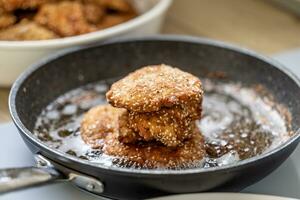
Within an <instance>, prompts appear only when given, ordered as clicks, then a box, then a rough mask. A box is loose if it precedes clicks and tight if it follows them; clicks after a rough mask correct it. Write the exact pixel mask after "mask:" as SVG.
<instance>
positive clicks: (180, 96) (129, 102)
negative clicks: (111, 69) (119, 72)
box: [106, 64, 203, 112]
mask: <svg viewBox="0 0 300 200" xmlns="http://www.w3.org/2000/svg"><path fill="white" fill-rule="evenodd" d="M202 95H203V90H202V85H201V82H200V80H199V79H198V78H197V77H195V76H193V75H192V74H189V73H187V72H183V71H181V70H179V69H177V68H173V67H170V66H167V65H164V64H162V65H154V66H147V67H143V68H141V69H138V70H136V71H135V72H133V73H131V74H129V75H128V76H126V77H125V78H123V79H121V80H119V81H117V82H116V83H114V84H113V85H112V87H111V89H110V90H109V91H108V92H107V93H106V97H107V100H108V102H109V103H110V104H111V105H113V106H115V107H119V108H126V109H127V110H129V111H134V112H154V111H158V110H160V109H161V108H164V107H169V108H170V107H173V106H175V105H187V104H189V102H198V103H199V104H200V103H201V102H202Z"/></svg>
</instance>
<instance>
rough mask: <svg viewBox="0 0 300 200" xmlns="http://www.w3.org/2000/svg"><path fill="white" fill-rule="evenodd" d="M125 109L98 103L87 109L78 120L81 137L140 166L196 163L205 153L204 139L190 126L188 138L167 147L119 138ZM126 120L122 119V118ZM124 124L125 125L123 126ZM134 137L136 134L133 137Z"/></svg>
mask: <svg viewBox="0 0 300 200" xmlns="http://www.w3.org/2000/svg"><path fill="white" fill-rule="evenodd" d="M124 112H126V110H125V109H119V108H114V107H112V106H110V105H100V106H96V107H94V108H92V109H90V110H89V111H88V112H87V113H86V114H85V115H84V118H83V120H82V123H81V129H80V131H81V137H82V139H83V140H84V142H85V143H87V144H89V145H91V147H92V148H100V149H102V150H103V151H104V153H106V154H107V155H111V156H114V157H116V158H117V159H119V160H120V161H122V163H125V164H126V165H127V164H128V165H133V166H137V167H144V168H180V167H191V166H193V165H196V164H199V163H200V162H201V161H202V159H203V158H204V156H205V154H206V152H205V148H204V138H203V136H202V135H201V134H200V132H199V130H198V128H197V127H196V126H195V125H194V126H192V127H193V130H192V132H191V134H190V138H189V139H186V140H185V141H184V142H183V143H182V145H180V146H177V147H173V148H170V147H168V146H165V145H163V144H162V143H161V142H156V141H148V142H146V141H143V140H138V141H136V142H135V143H130V144H128V143H124V142H122V141H120V140H119V137H120V136H119V134H120V131H121V130H123V129H122V127H123V125H122V124H121V125H120V123H119V122H118V120H119V119H120V116H122V114H124ZM124 122H126V121H124ZM125 127H126V126H125ZM135 138H136V137H135Z"/></svg>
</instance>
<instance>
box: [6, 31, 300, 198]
mask: <svg viewBox="0 0 300 200" xmlns="http://www.w3.org/2000/svg"><path fill="white" fill-rule="evenodd" d="M156 63H167V64H169V65H174V66H180V67H181V68H182V69H183V70H185V71H188V72H191V73H193V74H195V75H198V76H202V77H203V76H205V74H208V73H209V72H214V71H224V72H226V74H227V75H228V77H229V80H230V81H237V82H241V83H243V84H244V85H245V86H247V85H253V84H257V83H259V84H262V85H264V86H265V87H266V88H267V89H268V90H269V91H270V92H271V93H272V94H273V95H274V98H275V100H276V101H277V102H279V103H281V104H284V105H285V106H286V107H287V108H288V109H289V111H290V112H291V114H292V116H293V119H292V129H293V131H294V132H295V133H296V134H295V135H294V136H293V137H291V138H290V139H289V140H288V141H287V142H285V143H284V144H282V145H280V146H279V147H277V148H275V149H273V150H271V151H269V152H267V153H264V154H263V155H260V156H257V157H253V158H251V159H247V160H243V161H240V162H238V163H236V164H230V165H227V166H223V167H217V168H209V169H188V170H180V171H175V170H173V171H172V170H168V171H167V170H165V171H162V170H140V169H126V168H116V167H112V168H107V167H105V166H101V165H99V164H98V165H97V164H93V163H91V162H89V161H85V160H81V159H78V158H76V157H73V156H70V155H67V154H65V153H61V152H58V151H57V150H55V149H51V148H49V147H48V146H46V145H44V144H43V143H42V142H41V141H39V140H37V139H36V138H35V137H33V135H32V130H33V127H34V124H35V121H36V118H37V116H38V115H39V113H40V112H41V110H42V109H43V108H44V107H45V106H47V105H48V104H49V103H50V102H51V101H52V100H54V99H55V98H56V97H58V96H59V95H61V94H63V93H65V92H67V91H69V90H71V89H74V88H76V87H79V86H81V85H85V84H87V83H90V82H95V81H98V80H101V79H107V78H112V77H120V76H124V75H126V74H128V73H129V72H131V71H133V70H135V69H137V68H138V67H140V66H145V65H148V64H156ZM81 75H83V77H84V78H82V76H81ZM79 76H81V78H79ZM299 85H300V82H299V80H298V79H297V78H296V77H295V76H294V75H292V74H291V73H290V72H288V71H286V70H285V69H284V68H282V66H280V64H278V63H276V62H274V61H272V60H270V59H268V58H265V57H263V56H261V55H258V54H256V53H253V52H251V51H248V50H245V49H241V48H236V47H232V46H230V45H226V44H223V43H220V42H215V41H212V40H206V39H199V38H192V37H182V36H158V37H148V38H141V39H127V40H121V41H114V42H108V43H105V44H102V45H98V46H94V47H88V48H78V49H75V50H74V49H73V50H70V51H65V52H62V53H59V54H57V55H55V56H52V57H51V58H47V59H44V60H43V61H42V62H40V63H38V64H36V65H35V66H33V67H31V68H30V69H29V70H27V71H26V72H25V73H24V74H23V75H21V77H20V78H19V79H18V80H17V81H16V82H15V84H14V86H13V88H12V90H11V94H10V99H9V106H10V112H11V115H12V118H13V120H14V123H15V124H16V126H17V127H18V129H19V132H20V134H21V136H22V137H23V139H24V141H25V142H26V144H27V145H28V147H29V148H30V149H31V150H32V152H33V154H34V155H36V158H37V161H38V168H21V169H11V170H8V169H6V170H1V171H0V179H1V178H2V180H4V179H3V177H9V178H11V177H13V178H12V179H10V180H9V181H2V182H0V192H7V191H12V190H15V189H19V188H23V187H29V186H32V185H41V184H43V183H49V182H54V181H57V180H69V181H72V182H73V183H75V184H76V185H77V186H79V187H80V188H82V189H84V190H87V191H90V192H92V193H95V194H98V195H102V196H106V197H110V198H117V199H121V198H123V199H138V198H146V197H153V196H158V195H163V194H169V193H186V192H200V191H207V190H217V191H239V190H241V189H243V188H244V187H246V186H248V185H250V184H253V183H254V182H256V181H258V180H260V179H262V178H263V177H265V176H266V175H268V174H269V173H270V172H272V171H273V170H274V169H276V168H277V167H278V166H279V165H280V164H281V163H282V162H283V161H284V160H285V159H286V158H287V157H288V156H289V155H290V154H291V153H292V151H293V150H294V149H295V147H296V146H297V144H298V142H299V138H300V136H299V124H300V121H299V120H300V118H299V117H298V114H299V113H300V103H299V99H300V88H299ZM29 180H30V181H29ZM9 184H10V185H9Z"/></svg>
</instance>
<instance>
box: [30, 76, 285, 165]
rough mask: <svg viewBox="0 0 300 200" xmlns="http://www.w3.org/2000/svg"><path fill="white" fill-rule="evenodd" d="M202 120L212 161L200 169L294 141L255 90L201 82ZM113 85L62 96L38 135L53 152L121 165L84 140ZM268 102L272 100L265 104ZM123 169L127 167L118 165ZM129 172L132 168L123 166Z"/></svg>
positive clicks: (36, 131) (42, 116)
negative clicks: (87, 116) (87, 119)
mask: <svg viewBox="0 0 300 200" xmlns="http://www.w3.org/2000/svg"><path fill="white" fill-rule="evenodd" d="M202 82H203V85H204V89H205V96H204V102H203V112H204V113H203V116H202V119H201V120H199V121H198V122H197V124H198V126H199V128H200V130H201V132H202V134H203V135H204V136H205V141H206V144H205V147H206V152H207V156H206V158H205V159H204V160H203V162H199V163H201V164H199V166H193V167H204V168H208V167H217V166H223V165H227V164H231V163H235V162H238V161H239V160H244V159H247V158H250V157H253V156H256V155H259V154H262V153H264V152H266V151H269V150H270V149H272V148H274V147H276V146H278V145H280V144H281V143H283V142H285V141H286V140H287V139H288V138H289V134H288V128H287V127H288V126H287V123H286V120H285V119H284V117H283V116H282V115H281V114H280V112H279V111H278V110H276V108H275V107H274V106H273V105H272V104H270V100H269V99H267V97H262V96H260V95H259V94H258V93H257V92H256V91H255V90H254V89H252V88H244V87H241V85H240V84H233V83H218V82H213V81H211V80H209V79H203V80H202ZM110 84H111V82H109V81H101V82H97V83H93V84H89V85H86V86H83V87H80V88H77V89H74V90H71V91H69V92H67V93H66V94H63V95H62V96H60V97H58V98H57V99H56V100H55V101H53V102H52V103H51V104H49V105H48V106H47V107H46V108H45V109H44V110H43V111H42V112H41V114H40V116H39V117H38V119H37V122H36V125H35V129H34V134H35V136H36V137H38V138H39V139H40V140H42V141H43V142H45V143H46V144H47V145H48V146H50V147H51V148H54V149H57V150H58V151H62V152H65V153H67V154H70V155H72V156H76V157H79V158H80V159H85V160H89V161H90V162H95V163H98V164H103V165H106V166H116V165H118V164H117V163H116V160H117V159H116V158H114V157H111V156H108V155H105V154H103V152H102V151H101V150H97V149H92V148H90V146H88V145H86V144H85V143H84V142H83V141H82V139H81V137H80V121H81V119H82V117H83V114H84V113H85V112H87V111H88V110H89V109H90V108H92V107H94V106H96V105H99V104H105V103H106V99H105V93H106V91H107V90H108V89H109V86H110ZM266 100H267V101H266ZM118 167H122V166H119V165H118ZM123 167H128V166H123Z"/></svg>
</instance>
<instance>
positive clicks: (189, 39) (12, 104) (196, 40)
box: [8, 35, 300, 176]
mask: <svg viewBox="0 0 300 200" xmlns="http://www.w3.org/2000/svg"><path fill="white" fill-rule="evenodd" d="M145 41H149V42H151V41H155V42H159V41H161V42H164V41H168V42H184V43H191V44H205V45H210V46H214V47H218V48H223V49H227V50H231V51H235V52H238V53H241V54H244V55H247V56H251V57H254V58H255V59H258V60H261V61H263V62H265V63H268V64H270V65H271V66H272V67H275V68H276V69H277V70H279V71H281V72H283V73H284V74H285V75H287V76H288V77H289V78H290V79H292V80H293V81H294V82H295V84H296V85H297V86H298V87H299V89H300V79H299V78H298V77H297V76H296V75H295V74H293V73H292V72H291V71H290V70H289V69H287V68H286V67H285V66H284V65H282V64H281V63H279V62H277V61H275V60H273V59H272V58H269V57H267V56H264V55H261V54H259V53H256V52H255V51H252V50H249V49H246V48H243V47H239V46H236V45H232V44H228V43H226V42H221V41H217V40H212V39H207V38H200V37H194V36H183V35H181V36H179V35H154V36H146V37H135V38H131V37H126V38H118V39H112V40H109V41H106V42H103V43H101V44H100V45H99V44H96V45H90V46H86V47H74V48H71V49H67V50H62V51H60V52H57V53H55V54H52V55H51V56H49V57H46V58H43V59H41V60H40V61H39V62H37V63H35V64H33V65H31V66H30V67H29V68H28V69H27V70H26V71H25V72H23V73H22V74H21V75H20V76H19V77H18V78H17V80H16V81H15V82H14V84H13V86H12V88H11V91H10V94H9V102H8V103H9V111H10V115H11V118H12V120H13V122H14V124H15V125H16V126H17V127H18V129H19V130H21V134H22V135H24V136H25V137H26V138H27V139H28V140H29V141H30V142H31V143H33V144H34V145H36V146H38V147H39V148H41V149H42V150H43V151H47V152H50V153H51V154H53V155H54V156H56V157H57V158H60V157H62V158H64V162H69V163H71V162H74V163H79V164H82V165H88V166H90V167H96V168H100V169H102V170H106V171H108V172H110V173H118V174H123V175H124V174H128V175H131V174H138V175H144V176H148V175H150V176H153V175H159V176H161V175H167V176H168V175H182V174H195V173H197V174H198V173H210V172H216V171H226V170H229V169H231V170H233V169H235V168H238V167H241V166H246V165H249V164H252V163H253V162H255V161H259V160H263V159H265V158H267V157H269V156H271V155H273V154H275V153H277V152H280V151H281V150H283V149H285V148H286V147H288V146H289V145H290V144H292V143H293V142H295V141H296V140H298V139H300V128H298V129H297V130H296V131H295V134H294V135H293V136H292V137H290V138H289V139H288V140H287V141H286V142H284V143H282V144H280V145H278V146H277V147H275V148H274V149H272V150H270V151H268V152H265V153H263V154H261V155H258V156H254V157H252V158H249V159H246V160H242V161H238V162H237V163H232V164H228V165H224V166H220V167H212V168H192V169H184V170H169V169H168V170H166V169H151V170H149V169H135V168H120V167H109V166H105V165H101V164H98V163H93V162H90V161H86V160H83V159H79V158H76V157H75V156H71V155H68V154H66V153H64V152H60V151H58V150H55V149H52V148H51V147H49V146H47V145H46V144H44V143H43V142H42V141H40V140H38V138H35V137H34V135H33V134H32V132H31V131H29V130H28V129H27V128H26V127H25V125H24V124H23V122H22V121H21V119H20V117H19V115H18V112H17V110H16V101H15V100H16V96H17V93H18V91H19V90H20V88H21V86H22V83H23V82H24V81H25V80H27V78H28V77H30V75H31V74H32V73H34V72H35V71H36V70H38V69H39V68H42V67H45V64H47V63H49V62H52V61H54V60H56V59H58V58H60V57H63V56H65V55H67V54H71V53H75V52H78V51H81V50H87V49H89V48H94V47H100V46H101V47H103V46H106V45H113V44H116V43H132V42H145ZM61 164H63V163H61Z"/></svg>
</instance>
